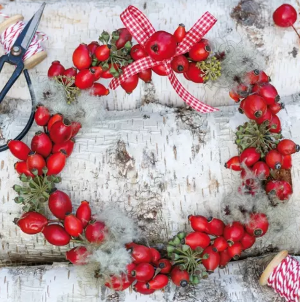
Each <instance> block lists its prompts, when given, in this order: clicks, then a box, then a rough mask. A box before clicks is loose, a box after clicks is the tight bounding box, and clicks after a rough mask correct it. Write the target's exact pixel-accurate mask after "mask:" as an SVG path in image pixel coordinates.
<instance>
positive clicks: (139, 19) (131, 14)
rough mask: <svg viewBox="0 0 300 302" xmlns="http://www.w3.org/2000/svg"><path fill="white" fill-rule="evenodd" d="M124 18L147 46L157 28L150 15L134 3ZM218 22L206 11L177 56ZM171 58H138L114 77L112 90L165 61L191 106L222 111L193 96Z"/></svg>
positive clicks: (201, 110)
mask: <svg viewBox="0 0 300 302" xmlns="http://www.w3.org/2000/svg"><path fill="white" fill-rule="evenodd" d="M120 17H121V20H122V22H123V23H124V25H125V26H126V28H127V29H128V31H129V32H130V33H131V35H132V36H133V37H134V38H135V40H136V41H137V42H138V43H139V44H141V45H142V46H144V44H145V43H146V41H147V40H148V38H149V37H151V36H152V35H153V34H154V33H155V29H154V27H153V26H152V24H151V23H150V21H149V20H148V19H147V17H146V16H145V15H144V14H143V13H142V12H141V11H140V10H138V9H137V8H136V7H134V6H132V5H130V6H129V7H128V8H127V9H126V10H125V11H124V12H123V13H122V14H121V16H120ZM216 22H217V19H216V18H214V16H212V15H211V14H210V13H209V12H206V13H205V14H204V15H203V16H202V17H201V18H200V19H199V20H198V21H197V22H196V23H195V24H194V26H193V27H192V28H191V29H190V30H189V31H188V33H187V34H186V36H185V37H184V39H183V41H182V42H181V43H180V44H179V45H178V46H177V49H176V54H175V56H178V55H181V54H184V53H186V52H188V51H189V50H190V49H191V47H192V46H193V45H194V44H195V43H197V42H199V41H200V40H201V38H202V37H203V36H204V35H205V34H206V33H207V32H208V31H209V30H210V29H211V28H212V26H213V25H214V24H215V23H216ZM171 59H172V58H171ZM171 59H168V60H164V61H154V60H152V59H151V58H150V57H149V56H148V57H145V58H142V59H140V60H137V61H135V62H133V63H132V64H130V65H128V66H127V67H125V68H124V70H123V74H122V75H121V76H120V77H119V78H115V79H113V80H112V81H111V82H110V85H109V87H110V88H111V89H116V88H117V87H118V86H119V85H120V84H121V83H122V82H123V81H124V80H126V79H127V78H128V77H130V76H132V75H134V74H137V73H139V72H141V71H143V70H146V69H149V68H152V67H154V66H157V65H160V64H164V67H165V69H166V70H167V72H168V78H169V80H170V82H171V84H172V86H173V88H174V89H175V91H176V92H177V94H178V95H179V96H180V97H181V98H182V99H183V100H184V101H185V102H186V103H187V104H188V105H189V106H190V107H192V108H193V109H195V110H197V111H199V112H202V113H208V112H213V111H218V109H217V108H214V107H211V106H209V105H206V104H204V103H203V102H201V101H200V100H198V99H197V98H195V97H194V96H192V95H191V94H190V93H189V92H188V91H187V90H186V89H185V88H184V87H183V86H182V85H181V83H180V82H179V80H178V79H177V78H176V76H175V73H174V72H173V70H172V68H171Z"/></svg>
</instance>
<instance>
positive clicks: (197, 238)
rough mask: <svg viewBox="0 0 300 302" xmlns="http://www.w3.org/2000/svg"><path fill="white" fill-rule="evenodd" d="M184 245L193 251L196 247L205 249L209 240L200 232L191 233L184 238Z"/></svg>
mask: <svg viewBox="0 0 300 302" xmlns="http://www.w3.org/2000/svg"><path fill="white" fill-rule="evenodd" d="M185 244H187V245H188V246H189V247H190V248H191V249H192V250H195V249H196V248H197V247H200V248H202V249H205V248H206V247H207V246H209V244H210V238H209V236H208V235H207V234H204V233H201V232H191V233H189V234H188V235H187V236H186V237H185Z"/></svg>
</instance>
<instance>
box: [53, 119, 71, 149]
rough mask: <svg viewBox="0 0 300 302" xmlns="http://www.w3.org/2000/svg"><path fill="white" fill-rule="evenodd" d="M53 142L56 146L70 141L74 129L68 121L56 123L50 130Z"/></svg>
mask: <svg viewBox="0 0 300 302" xmlns="http://www.w3.org/2000/svg"><path fill="white" fill-rule="evenodd" d="M49 135H50V138H51V140H52V141H53V142H54V143H55V144H60V143H64V142H66V141H68V140H69V139H70V138H71V136H72V127H71V123H70V121H69V120H68V119H64V120H63V121H58V122H56V123H54V124H53V125H52V127H51V129H50V130H49Z"/></svg>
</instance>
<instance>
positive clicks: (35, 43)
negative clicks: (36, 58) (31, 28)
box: [0, 12, 48, 61]
mask: <svg viewBox="0 0 300 302" xmlns="http://www.w3.org/2000/svg"><path fill="white" fill-rule="evenodd" d="M0 16H3V17H4V18H6V19H7V18H9V16H7V15H6V14H4V13H2V12H0ZM25 25H26V23H24V22H23V21H18V22H17V23H15V24H12V25H10V26H9V27H8V28H6V30H4V32H3V33H2V34H1V35H0V44H1V45H2V46H3V48H4V51H5V54H8V53H9V52H10V50H11V48H12V46H13V44H14V43H15V41H16V39H17V38H18V36H19V35H20V33H21V31H22V30H23V28H24V27H25ZM39 36H40V37H41V39H40V38H39ZM47 39H48V37H47V35H46V34H44V33H42V32H39V31H37V32H36V33H35V35H34V37H33V39H32V41H31V44H30V46H29V47H28V49H27V51H26V53H25V55H24V56H23V61H25V60H26V59H28V58H30V57H32V56H33V55H35V54H37V53H39V52H41V51H44V49H43V47H42V45H41V43H42V42H44V41H46V40H47Z"/></svg>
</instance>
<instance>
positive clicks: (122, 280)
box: [105, 274, 134, 291]
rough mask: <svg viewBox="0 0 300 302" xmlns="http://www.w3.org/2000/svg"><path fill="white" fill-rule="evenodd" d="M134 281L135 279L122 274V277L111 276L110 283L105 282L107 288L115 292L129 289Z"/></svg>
mask: <svg viewBox="0 0 300 302" xmlns="http://www.w3.org/2000/svg"><path fill="white" fill-rule="evenodd" d="M133 281H134V278H132V277H130V276H127V275H126V274H121V275H120V276H111V277H110V278H109V280H108V281H106V282H105V286H106V287H108V288H111V289H113V290H115V291H123V290H125V289H127V288H128V287H129V286H130V285H131V284H132V283H133Z"/></svg>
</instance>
